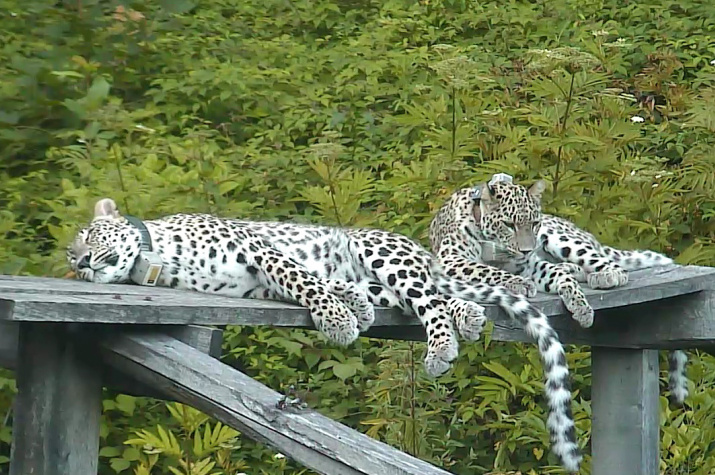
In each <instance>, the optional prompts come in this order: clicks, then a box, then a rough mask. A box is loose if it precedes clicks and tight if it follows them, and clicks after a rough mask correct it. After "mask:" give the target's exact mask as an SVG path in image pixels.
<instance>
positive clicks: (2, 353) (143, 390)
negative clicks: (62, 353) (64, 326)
mask: <svg viewBox="0 0 715 475" xmlns="http://www.w3.org/2000/svg"><path fill="white" fill-rule="evenodd" d="M20 325H22V323H20V322H7V321H0V367H2V368H5V369H10V370H16V369H17V361H18V358H17V351H18V346H19V330H20ZM139 327H140V328H136V329H135V328H131V330H133V331H146V328H147V327H145V326H139ZM53 328H55V327H53ZM114 328H116V327H113V328H106V330H105V331H104V333H105V334H106V333H107V332H111V331H112V330H113V329H114ZM125 329H126V327H125ZM161 331H162V332H163V333H166V334H168V335H170V336H172V337H174V338H176V339H178V340H179V341H182V342H184V343H186V344H187V345H189V346H191V347H193V348H195V349H196V350H198V351H200V352H202V353H206V354H208V355H210V356H213V357H214V358H219V357H220V356H221V342H222V333H223V332H222V331H221V330H219V329H218V328H210V327H205V326H199V325H173V326H168V325H167V326H162V327H161ZM102 384H103V385H104V386H105V387H106V388H108V389H110V390H111V391H114V392H117V393H122V394H129V395H132V396H148V397H154V398H160V399H170V398H169V397H168V396H167V395H166V394H163V393H161V392H159V391H157V390H156V389H153V388H152V387H151V386H150V385H147V384H143V383H140V382H138V381H135V380H133V379H132V378H131V377H129V376H126V375H124V374H121V373H119V372H117V371H114V370H113V369H112V368H106V369H104V370H103V371H102Z"/></svg>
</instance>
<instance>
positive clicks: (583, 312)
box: [571, 300, 593, 328]
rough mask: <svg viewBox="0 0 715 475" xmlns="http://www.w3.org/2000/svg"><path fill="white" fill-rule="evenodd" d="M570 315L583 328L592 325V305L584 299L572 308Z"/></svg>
mask: <svg viewBox="0 0 715 475" xmlns="http://www.w3.org/2000/svg"><path fill="white" fill-rule="evenodd" d="M571 316H572V317H573V319H574V320H576V321H577V322H578V324H579V325H581V326H582V327H583V328H588V327H590V326H591V325H593V307H591V305H590V304H589V303H588V302H587V301H585V300H584V301H583V302H582V303H581V304H580V305H577V306H576V307H575V308H574V309H573V310H572V314H571Z"/></svg>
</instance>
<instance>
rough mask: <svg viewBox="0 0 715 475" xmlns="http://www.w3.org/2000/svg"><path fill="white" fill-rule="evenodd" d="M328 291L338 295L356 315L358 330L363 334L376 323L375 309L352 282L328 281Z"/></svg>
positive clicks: (365, 294)
mask: <svg viewBox="0 0 715 475" xmlns="http://www.w3.org/2000/svg"><path fill="white" fill-rule="evenodd" d="M327 285H328V291H330V292H332V293H333V294H335V295H337V296H338V297H339V298H340V300H342V301H343V303H344V304H345V305H347V306H348V308H349V309H350V310H351V311H352V312H353V314H355V317H357V321H358V329H359V330H360V331H361V332H363V331H365V330H367V329H368V328H370V326H371V325H372V324H373V323H374V322H375V308H374V307H373V305H372V303H371V302H370V299H369V298H368V296H367V293H365V291H364V290H362V289H360V288H359V287H358V286H357V285H355V284H354V283H352V282H347V281H344V280H338V279H333V280H329V281H327Z"/></svg>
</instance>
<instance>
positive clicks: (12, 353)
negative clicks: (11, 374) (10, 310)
mask: <svg viewBox="0 0 715 475" xmlns="http://www.w3.org/2000/svg"><path fill="white" fill-rule="evenodd" d="M20 325H21V324H20V323H19V322H4V321H0V367H2V368H5V369H15V366H16V365H17V346H18V339H19V338H20Z"/></svg>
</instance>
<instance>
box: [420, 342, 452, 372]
mask: <svg viewBox="0 0 715 475" xmlns="http://www.w3.org/2000/svg"><path fill="white" fill-rule="evenodd" d="M434 343H435V344H432V343H430V344H429V345H428V346H427V355H426V356H425V360H424V362H425V371H426V372H427V374H428V375H430V376H432V377H433V378H436V377H437V376H441V375H442V374H444V373H446V372H447V371H449V368H451V367H452V361H454V360H455V359H456V358H457V355H458V354H459V345H458V344H457V340H456V339H455V338H454V337H453V336H452V337H451V338H448V339H446V340H445V341H441V342H439V341H438V342H434Z"/></svg>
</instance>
